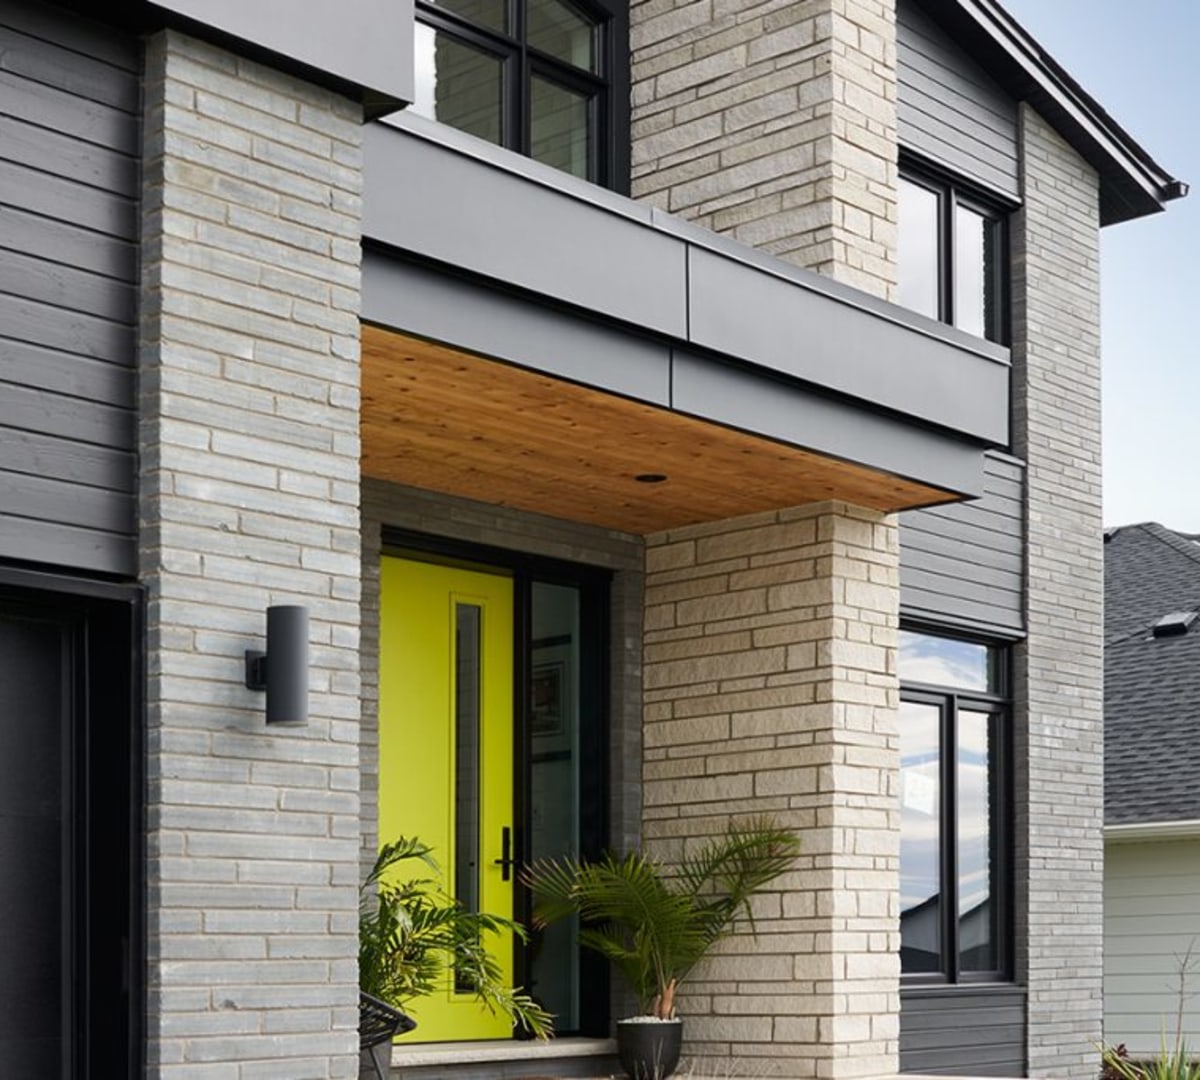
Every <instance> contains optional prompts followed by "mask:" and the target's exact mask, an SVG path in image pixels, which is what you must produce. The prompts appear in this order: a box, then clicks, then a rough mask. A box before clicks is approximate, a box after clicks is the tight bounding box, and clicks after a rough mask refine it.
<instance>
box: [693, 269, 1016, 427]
mask: <svg viewBox="0 0 1200 1080" xmlns="http://www.w3.org/2000/svg"><path fill="white" fill-rule="evenodd" d="M688 284H689V322H690V326H689V330H690V334H689V341H690V342H691V343H692V344H694V345H698V346H702V347H703V348H705V349H711V350H713V351H715V352H719V353H723V354H726V355H728V356H733V357H737V358H739V359H741V360H746V361H749V362H750V363H753V364H757V365H761V366H763V367H767V368H770V369H772V370H774V371H776V372H779V373H781V374H783V375H787V376H790V377H792V378H795V379H801V380H803V381H804V382H807V383H811V384H813V385H815V386H821V387H826V388H828V389H830V390H833V391H836V392H838V393H841V394H846V395H849V396H850V397H854V398H858V399H860V400H862V401H865V402H868V403H870V404H873V405H875V406H877V407H880V408H884V409H888V410H891V411H894V412H898V413H904V414H908V415H910V416H913V417H917V418H919V419H921V420H924V421H927V422H928V423H931V424H936V425H938V426H940V427H945V428H949V429H950V430H952V431H957V432H960V433H962V434H963V435H966V436H968V437H970V438H973V439H978V440H981V441H983V442H989V443H992V444H996V445H1006V444H1007V442H1008V414H1009V407H1008V406H1009V367H1008V365H1007V364H1006V363H1004V362H1002V361H999V360H997V359H994V358H992V357H991V356H989V355H986V352H987V350H986V349H981V350H980V351H978V352H976V351H973V350H972V349H970V348H967V347H964V346H962V345H959V344H956V343H955V342H953V341H951V340H948V338H947V336H946V335H945V334H942V333H929V334H925V333H922V332H920V331H914V330H913V329H910V328H908V327H906V326H904V325H902V324H900V323H898V322H896V321H894V320H892V319H891V318H888V317H886V316H882V315H880V314H878V313H876V312H875V311H872V310H871V308H870V307H869V306H865V305H862V306H860V305H857V304H849V303H844V302H840V301H839V300H837V299H834V298H832V297H830V296H829V295H827V294H824V293H820V292H816V291H814V290H810V289H807V288H804V287H800V288H797V284H798V283H796V282H790V281H788V280H785V279H783V278H780V277H777V276H775V275H774V274H771V273H768V272H765V271H763V270H761V269H758V268H756V267H754V266H752V265H750V264H748V263H746V262H743V261H740V260H738V259H733V258H729V257H727V256H724V255H721V254H718V253H715V252H712V251H707V250H703V249H701V248H699V247H696V246H691V247H690V248H689V273H688ZM981 344H986V343H981ZM988 348H989V349H990V348H994V347H991V346H989V347H988Z"/></svg>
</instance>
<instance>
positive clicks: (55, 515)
mask: <svg viewBox="0 0 1200 1080" xmlns="http://www.w3.org/2000/svg"><path fill="white" fill-rule="evenodd" d="M140 76H141V58H140V48H139V45H138V43H137V41H136V39H135V38H133V37H131V36H128V35H123V34H120V33H118V32H116V31H113V30H110V29H107V28H102V27H97V26H95V25H93V24H91V23H89V22H88V21H87V20H85V19H78V18H75V17H72V16H69V15H67V14H66V13H65V12H63V11H61V10H57V9H52V8H49V7H47V6H44V5H41V4H36V3H32V2H28V3H26V2H17V0H0V557H8V558H16V559H26V560H31V561H35V562H46V563H55V564H58V565H63V566H70V567H72V568H76V569H85V570H101V571H105V572H108V573H117V574H127V575H128V574H132V573H133V572H134V570H135V561H134V556H135V531H136V511H135V507H134V438H135V428H136V413H135V407H136V406H135V396H134V371H133V365H134V349H135V326H134V322H135V319H136V288H137V249H136V235H137V214H138V208H137V192H138V147H139V139H140V134H139V117H138V112H139V108H140V105H139V102H140V89H139V82H140Z"/></svg>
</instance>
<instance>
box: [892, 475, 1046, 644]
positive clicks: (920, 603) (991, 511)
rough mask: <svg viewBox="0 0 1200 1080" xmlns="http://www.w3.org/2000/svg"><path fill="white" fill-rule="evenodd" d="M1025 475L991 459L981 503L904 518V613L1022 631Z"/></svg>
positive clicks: (963, 624) (1001, 630) (1002, 630)
mask: <svg viewBox="0 0 1200 1080" xmlns="http://www.w3.org/2000/svg"><path fill="white" fill-rule="evenodd" d="M1024 479H1025V478H1024V467H1023V466H1022V465H1021V464H1020V463H1019V462H1017V461H1015V460H1013V459H1012V458H1009V457H1005V456H1001V455H997V454H989V455H987V458H986V462H985V475H984V489H985V493H984V496H983V498H981V499H977V500H975V501H974V502H967V503H955V504H952V505H948V506H938V507H933V508H931V509H929V510H913V511H910V512H908V513H904V514H901V515H900V610H901V613H902V615H903V616H905V617H907V618H910V619H921V620H925V621H930V622H936V623H941V624H946V625H952V626H959V627H963V628H965V629H974V630H983V631H992V632H999V633H1002V634H1019V633H1021V632H1022V631H1023V630H1024V627H1025V624H1024V604H1023V596H1024V569H1023V567H1024V534H1025V528H1024V521H1025V519H1024V513H1023V510H1022V492H1023V488H1024Z"/></svg>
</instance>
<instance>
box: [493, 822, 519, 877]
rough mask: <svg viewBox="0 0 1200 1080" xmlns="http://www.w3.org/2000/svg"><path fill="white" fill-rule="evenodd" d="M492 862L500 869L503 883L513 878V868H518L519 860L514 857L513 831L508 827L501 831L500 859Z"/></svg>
mask: <svg viewBox="0 0 1200 1080" xmlns="http://www.w3.org/2000/svg"><path fill="white" fill-rule="evenodd" d="M492 862H494V863H495V864H496V865H497V866H498V867H500V880H501V881H508V880H510V879H511V878H512V868H513V867H514V866H516V864H517V860H516V859H514V858H513V857H512V829H510V828H509V827H508V826H507V825H505V826H504V828H503V829H501V830H500V858H498V859H493V860H492Z"/></svg>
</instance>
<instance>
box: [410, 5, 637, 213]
mask: <svg viewBox="0 0 1200 1080" xmlns="http://www.w3.org/2000/svg"><path fill="white" fill-rule="evenodd" d="M560 2H562V3H564V4H565V5H566V6H567V7H570V8H575V9H576V10H577V11H578V12H579V13H580V14H581V15H582V16H583V17H584V18H585V19H587V20H589V21H592V22H594V23H595V26H594V35H595V37H594V43H593V47H594V55H595V58H596V63H595V67H596V71H595V72H588V71H585V70H584V69H582V68H578V67H576V66H574V65H573V64H570V63H568V62H567V61H565V60H562V59H559V58H558V57H555V56H552V55H551V54H549V53H546V52H543V51H541V50H540V49H537V48H535V47H533V46H532V45H530V44H529V42H528V33H527V15H526V12H527V5H528V0H507V9H508V26H507V30H506V32H505V33H500V32H499V31H497V30H494V29H492V28H490V27H487V26H484V25H482V24H480V23H476V22H472V21H471V20H469V19H467V18H464V17H463V16H461V15H457V14H455V13H454V12H452V11H450V10H448V9H447V8H444V7H439V6H438V5H437V4H436V3H432V2H429V0H417V5H416V18H417V22H418V23H420V24H423V25H425V26H429V27H431V28H432V29H433V30H435V31H437V32H439V33H443V34H447V35H449V36H450V37H452V38H454V39H456V40H458V41H460V42H462V43H463V44H465V45H468V46H471V47H472V48H475V49H479V50H481V51H483V52H486V53H488V54H489V55H491V56H493V57H495V58H496V59H498V60H499V61H500V62H501V101H502V104H501V115H500V144H499V145H500V146H502V147H504V148H506V149H508V150H514V151H516V152H517V153H519V154H522V155H523V156H525V157H532V153H531V131H532V126H533V125H532V117H531V102H532V97H533V95H532V80H533V78H534V76H537V77H538V78H541V79H544V80H545V81H547V82H550V83H552V84H554V85H555V86H559V87H562V88H564V89H566V90H570V91H573V92H575V93H579V94H585V95H587V96H588V110H589V121H590V123H591V125H592V130H593V133H594V137H593V138H592V140H591V142H590V145H589V147H588V175H587V177H586V178H584V179H586V180H588V181H590V182H592V183H596V184H600V185H601V186H603V187H606V188H610V189H611V190H613V191H617V192H619V193H621V194H628V193H629V139H630V127H629V124H630V118H629V7H628V5H627V4H622V3H620V0H560ZM568 175H569V174H568Z"/></svg>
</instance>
